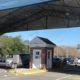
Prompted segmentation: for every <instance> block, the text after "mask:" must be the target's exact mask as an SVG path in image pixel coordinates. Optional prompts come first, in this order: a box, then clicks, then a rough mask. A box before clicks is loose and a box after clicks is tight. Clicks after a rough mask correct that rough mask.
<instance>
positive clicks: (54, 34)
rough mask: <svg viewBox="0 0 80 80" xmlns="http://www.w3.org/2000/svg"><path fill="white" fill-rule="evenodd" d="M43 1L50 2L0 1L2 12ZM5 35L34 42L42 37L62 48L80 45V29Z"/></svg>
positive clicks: (26, 0)
mask: <svg viewBox="0 0 80 80" xmlns="http://www.w3.org/2000/svg"><path fill="white" fill-rule="evenodd" d="M43 1H49V0H0V10H3V9H8V8H13V7H19V6H25V5H30V4H34V3H39V2H43ZM4 35H8V36H12V37H16V36H21V39H22V40H23V41H24V40H32V39H33V38H35V37H37V36H40V37H44V38H48V39H49V40H51V41H52V42H54V43H55V44H57V45H60V46H62V45H66V46H77V44H80V27H78V28H61V29H51V30H36V31H25V32H15V33H7V34H4Z"/></svg>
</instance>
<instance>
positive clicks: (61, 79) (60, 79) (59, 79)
mask: <svg viewBox="0 0 80 80" xmlns="http://www.w3.org/2000/svg"><path fill="white" fill-rule="evenodd" d="M71 76H72V75H68V76H65V77H61V78H58V79H56V80H63V79H66V78H69V77H71Z"/></svg>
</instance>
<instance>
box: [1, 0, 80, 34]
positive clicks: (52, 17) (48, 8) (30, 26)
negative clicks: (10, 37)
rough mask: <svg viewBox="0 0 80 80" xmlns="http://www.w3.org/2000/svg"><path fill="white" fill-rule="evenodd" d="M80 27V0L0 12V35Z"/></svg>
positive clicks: (55, 1) (54, 2) (52, 1)
mask: <svg viewBox="0 0 80 80" xmlns="http://www.w3.org/2000/svg"><path fill="white" fill-rule="evenodd" d="M78 26H80V0H50V1H46V2H41V3H37V4H32V5H28V6H23V7H16V8H11V9H5V10H0V33H1V34H3V33H6V32H14V31H27V30H39V29H51V28H53V29H54V28H70V27H78Z"/></svg>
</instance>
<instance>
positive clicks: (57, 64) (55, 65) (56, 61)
mask: <svg viewBox="0 0 80 80" xmlns="http://www.w3.org/2000/svg"><path fill="white" fill-rule="evenodd" d="M61 62H62V61H61V59H59V58H53V63H52V64H53V65H52V66H53V68H59V67H60V64H61Z"/></svg>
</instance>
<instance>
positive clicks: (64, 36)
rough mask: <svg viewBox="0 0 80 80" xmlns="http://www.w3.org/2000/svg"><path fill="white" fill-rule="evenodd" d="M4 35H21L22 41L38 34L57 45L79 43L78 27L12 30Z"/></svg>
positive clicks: (74, 45)
mask: <svg viewBox="0 0 80 80" xmlns="http://www.w3.org/2000/svg"><path fill="white" fill-rule="evenodd" d="M4 35H8V36H12V37H16V36H21V39H22V40H23V41H25V40H29V41H31V40H32V39H33V38H35V37H38V36H39V37H44V38H47V39H49V40H51V41H52V42H53V43H55V44H56V45H58V46H71V47H77V45H78V44H80V27H77V28H61V29H48V30H34V31H23V32H13V33H7V34H4Z"/></svg>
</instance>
